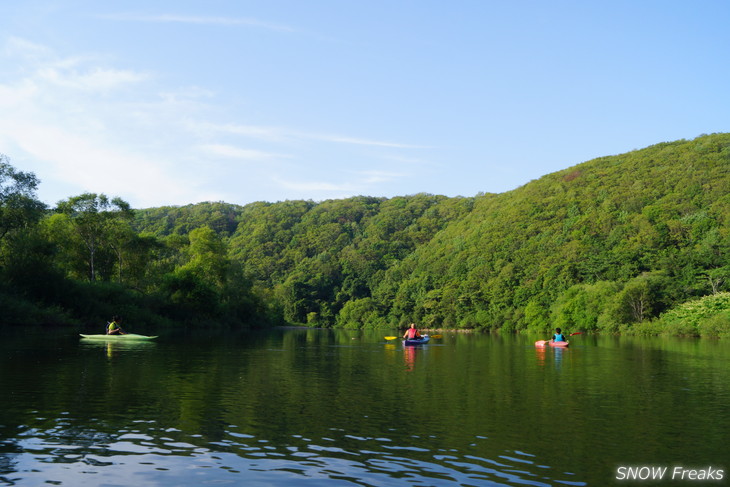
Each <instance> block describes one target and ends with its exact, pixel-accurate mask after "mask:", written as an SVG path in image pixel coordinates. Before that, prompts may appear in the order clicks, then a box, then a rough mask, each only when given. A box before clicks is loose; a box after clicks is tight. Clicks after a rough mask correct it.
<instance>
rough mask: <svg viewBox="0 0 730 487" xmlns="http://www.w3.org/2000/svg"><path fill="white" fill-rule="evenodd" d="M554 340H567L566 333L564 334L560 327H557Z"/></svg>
mask: <svg viewBox="0 0 730 487" xmlns="http://www.w3.org/2000/svg"><path fill="white" fill-rule="evenodd" d="M553 341H554V342H564V341H565V335H563V332H562V330H561V329H560V328H555V334H554V335H553Z"/></svg>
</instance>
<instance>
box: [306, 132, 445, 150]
mask: <svg viewBox="0 0 730 487" xmlns="http://www.w3.org/2000/svg"><path fill="white" fill-rule="evenodd" d="M306 137H309V138H312V139H318V140H323V141H326V142H336V143H338V144H353V145H369V146H374V147H390V148H394V149H430V148H431V147H428V146H423V145H412V144H403V143H399V142H389V141H383V140H372V139H360V138H356V137H346V136H342V135H332V134H330V135H324V134H307V135H306Z"/></svg>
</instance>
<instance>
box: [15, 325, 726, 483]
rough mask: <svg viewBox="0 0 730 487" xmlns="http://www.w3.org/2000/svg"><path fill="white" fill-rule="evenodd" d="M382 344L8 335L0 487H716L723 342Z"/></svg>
mask: <svg viewBox="0 0 730 487" xmlns="http://www.w3.org/2000/svg"><path fill="white" fill-rule="evenodd" d="M135 331H138V332H142V333H144V332H145V330H135ZM390 334H393V333H392V331H391V332H348V331H327V330H275V331H270V332H264V333H249V334H235V335H223V334H200V335H195V336H191V335H169V336H165V335H164V334H163V336H161V337H160V338H159V339H158V340H156V341H155V342H152V343H147V342H145V343H128V344H123V343H111V344H107V343H104V342H91V341H84V340H80V339H79V337H78V335H77V334H76V333H75V332H73V331H69V330H61V331H58V330H52V331H49V330H40V331H39V330H32V331H28V330H21V329H10V330H7V331H6V332H5V333H4V335H5V336H4V339H3V340H2V341H0V391H2V397H1V399H0V401H2V406H1V407H0V486H1V485H20V486H36V485H37V486H48V485H62V486H80V485H84V486H127V485H130V486H132V485H133V486H165V487H168V486H199V485H209V484H210V485H247V486H248V485H251V486H294V485H297V486H299V485H312V486H319V485H322V486H339V485H362V486H457V485H458V486H491V485H505V486H517V485H520V486H524V485H533V486H588V485H590V486H601V485H627V484H628V485H640V484H641V483H640V482H630V481H629V482H627V481H623V482H621V481H618V480H616V475H617V469H618V468H619V467H621V466H640V465H652V466H667V467H669V468H670V470H671V468H673V467H674V466H677V465H681V466H685V467H694V468H707V467H708V466H713V467H714V468H716V469H717V468H722V469H724V471H725V479H724V480H723V481H720V482H717V481H715V482H711V484H713V485H727V479H728V477H729V475H728V470H727V468H728V467H730V462H729V461H728V460H729V459H730V454H728V452H729V451H730V450H729V448H728V444H729V440H730V433H729V432H730V412H729V409H728V403H729V401H730V342H728V341H710V340H689V339H687V340H682V339H659V338H657V339H630V338H615V337H590V336H585V335H582V336H578V337H573V339H572V341H571V347H570V348H569V349H566V350H553V349H547V350H541V349H540V350H539V349H535V348H534V346H533V342H534V341H535V340H536V339H539V338H545V337H525V336H496V335H479V334H474V335H464V334H448V333H446V334H444V337H443V339H441V340H432V341H431V343H430V344H428V345H425V346H420V347H403V346H402V344H401V343H400V341H395V342H389V341H386V340H384V339H383V336H384V335H390ZM676 484H677V485H680V484H684V485H700V483H698V482H689V483H688V482H687V481H685V482H679V483H676ZM653 485H656V484H653Z"/></svg>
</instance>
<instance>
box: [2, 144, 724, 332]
mask: <svg viewBox="0 0 730 487" xmlns="http://www.w3.org/2000/svg"><path fill="white" fill-rule="evenodd" d="M0 162H1V163H2V166H0V167H1V168H2V172H0V187H1V188H2V190H1V191H2V192H1V193H0V207H1V208H2V210H1V211H2V213H0V251H1V252H2V254H1V257H2V261H0V266H1V267H0V273H2V277H3V279H2V286H1V287H0V301H2V304H3V308H4V309H5V316H4V317H2V318H0V319H2V321H3V322H6V323H8V322H15V321H17V322H23V323H25V322H28V321H32V322H38V323H41V322H44V323H56V322H59V323H61V322H62V323H78V324H90V323H95V322H100V321H101V320H103V319H105V318H108V317H109V316H111V315H112V314H115V313H123V314H126V315H127V316H128V321H132V320H135V321H138V322H144V323H148V324H150V326H161V325H166V324H167V325H169V324H186V325H190V326H207V325H211V324H216V325H218V324H226V325H229V326H241V325H245V326H251V325H254V324H255V325H261V326H263V325H266V324H284V323H289V324H305V325H308V326H317V327H344V328H375V327H389V328H393V327H398V326H403V325H405V324H407V323H410V322H412V321H413V322H417V323H419V324H420V325H421V326H423V327H429V328H450V329H478V330H502V331H535V332H540V333H543V332H545V331H547V330H548V329H549V328H552V327H554V326H561V327H563V328H564V329H568V330H578V329H580V330H583V331H595V332H602V333H625V334H631V333H633V334H662V333H669V334H679V335H693V336H710V337H717V336H727V335H728V334H730V315H729V314H728V313H730V311H728V310H729V309H730V303H729V300H728V299H726V298H723V296H726V294H725V293H726V292H727V291H729V290H730V194H728V192H727V189H726V188H728V187H730V134H713V135H706V136H701V137H698V138H696V139H693V140H680V141H676V142H667V143H661V144H657V145H653V146H651V147H647V148H645V149H641V150H636V151H632V152H630V153H627V154H621V155H616V156H608V157H601V158H598V159H594V160H591V161H588V162H585V163H582V164H579V165H577V166H574V167H570V168H567V169H565V170H563V171H559V172H556V173H553V174H549V175H546V176H544V177H542V178H540V179H538V180H535V181H531V182H529V183H527V184H525V185H524V186H522V187H520V188H517V189H515V190H513V191H509V192H506V193H502V194H479V195H476V196H473V197H445V196H437V195H430V194H417V195H411V196H402V197H395V198H378V197H366V196H360V197H353V198H347V199H342V200H328V201H323V202H312V201H283V202H277V203H266V202H257V203H251V204H249V205H245V206H238V205H232V204H227V203H223V202H217V203H200V204H191V205H187V206H183V207H160V208H148V209H139V210H133V209H131V208H130V207H129V205H128V204H127V203H126V202H124V200H122V199H121V198H117V197H115V198H112V199H110V198H108V197H107V196H106V195H98V194H92V193H89V194H84V195H79V196H75V197H71V198H69V199H67V200H65V201H62V202H59V203H58V205H57V206H56V207H55V208H45V207H44V205H42V204H40V203H39V202H38V201H37V200H36V199H35V190H36V188H37V185H38V184H39V181H38V180H37V179H35V176H34V175H32V174H27V173H23V172H21V171H17V170H16V169H14V168H13V167H12V166H11V165H10V162H9V160H8V159H7V158H3V159H2V161H0ZM699 308H701V309H703V311H702V312H701V313H699V312H698V311H695V312H690V311H688V310H691V309H695V310H696V309H699ZM698 313H699V314H698Z"/></svg>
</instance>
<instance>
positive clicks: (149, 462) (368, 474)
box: [0, 418, 585, 487]
mask: <svg viewBox="0 0 730 487" xmlns="http://www.w3.org/2000/svg"><path fill="white" fill-rule="evenodd" d="M234 429H236V426H235V425H230V426H229V428H228V429H227V430H226V431H225V432H224V435H223V437H222V438H220V439H217V440H215V441H207V440H206V439H205V438H204V437H203V436H202V435H185V434H184V433H183V432H181V431H180V430H177V429H174V428H158V427H157V426H156V425H155V424H154V423H150V422H139V423H135V425H134V427H133V428H128V429H127V430H124V431H119V432H117V433H114V434H110V433H102V432H100V431H97V430H95V429H94V428H92V427H90V426H89V425H88V424H87V425H86V426H79V425H74V424H73V422H72V421H71V420H70V419H69V418H64V422H63V425H62V427H61V426H59V424H56V425H52V426H51V427H49V428H47V429H43V428H38V427H36V428H30V427H27V428H25V430H24V431H21V432H20V434H18V435H17V437H16V438H12V439H9V443H7V444H13V445H14V446H15V448H14V449H12V450H13V451H9V449H7V448H4V449H3V450H2V451H0V455H1V456H2V457H4V458H3V459H2V461H1V462H0V485H48V484H55V485H69V486H75V485H109V484H120V485H160V486H181V487H184V486H193V485H195V486H197V485H201V484H202V483H221V484H232V485H233V484H236V483H238V482H240V481H241V480H242V479H245V481H246V485H257V484H259V485H271V484H275V485H283V486H288V485H291V486H294V485H297V486H298V485H301V484H302V483H305V484H307V483H308V484H310V485H311V484H314V485H333V486H338V485H347V484H352V485H363V486H370V485H372V486H376V485H377V486H384V485H388V486H390V485H392V486H399V485H403V486H406V485H407V486H456V485H485V486H489V485H534V486H550V485H554V484H555V483H561V484H567V485H576V486H581V485H585V483H582V482H579V481H575V479H573V478H571V475H570V474H569V473H563V472H560V473H559V472H555V471H554V469H552V468H550V467H549V466H546V465H541V464H539V462H538V459H537V458H536V457H535V456H534V455H532V454H530V453H527V452H524V451H519V450H512V451H502V452H499V454H498V455H495V456H494V457H486V456H478V455H473V454H470V453H467V452H462V451H459V450H458V449H434V448H433V447H431V446H430V445H431V444H432V442H434V440H439V439H438V438H435V437H433V436H431V437H426V438H420V437H418V436H414V437H412V438H411V440H412V442H413V443H412V444H403V443H399V442H398V441H394V440H393V439H391V438H387V437H382V436H381V437H368V436H359V435H354V434H349V433H346V432H345V431H342V430H330V431H329V433H328V434H327V436H322V437H321V438H318V439H316V438H310V437H308V436H304V435H289V436H287V437H285V438H283V439H282V438H277V439H268V438H259V437H256V436H254V435H251V434H247V433H242V432H239V431H232V430H234ZM475 440H476V441H488V440H487V438H486V437H479V438H475ZM436 442H437V443H438V441H436Z"/></svg>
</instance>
